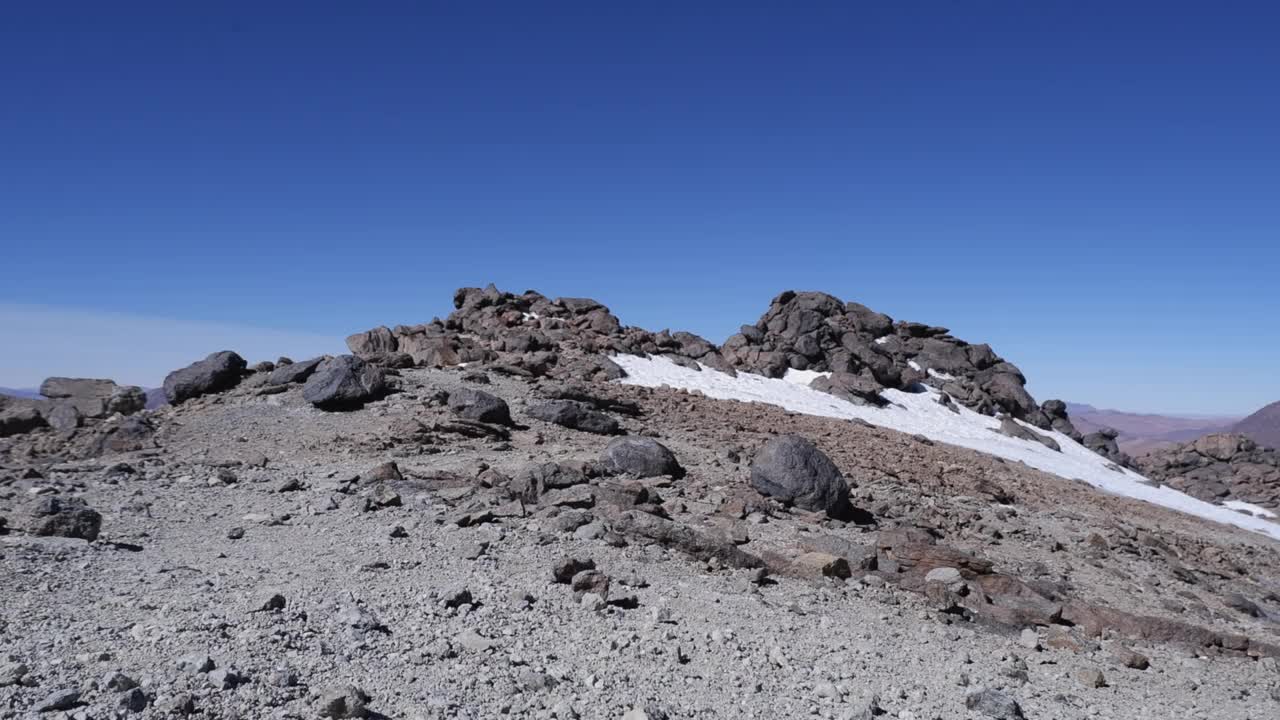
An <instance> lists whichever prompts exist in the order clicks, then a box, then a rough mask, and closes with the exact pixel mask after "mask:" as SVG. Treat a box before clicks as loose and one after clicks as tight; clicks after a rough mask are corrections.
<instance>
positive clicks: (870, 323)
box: [347, 285, 1081, 439]
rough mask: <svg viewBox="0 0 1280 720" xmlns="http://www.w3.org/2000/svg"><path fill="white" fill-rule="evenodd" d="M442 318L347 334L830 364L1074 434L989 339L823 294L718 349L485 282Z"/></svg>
mask: <svg viewBox="0 0 1280 720" xmlns="http://www.w3.org/2000/svg"><path fill="white" fill-rule="evenodd" d="M454 307H455V308H456V309H455V310H454V312H453V313H452V314H450V315H449V317H448V318H447V319H446V320H443V321H441V320H439V319H435V320H432V321H431V322H430V323H426V324H423V325H414V326H404V325H401V326H397V327H395V328H387V327H379V328H374V329H373V330H369V331H366V332H362V333H357V334H355V335H352V336H350V337H348V338H347V346H348V347H349V348H350V349H351V351H352V352H353V353H355V354H356V355H358V356H360V357H362V358H365V359H369V360H377V361H381V362H387V361H388V360H389V359H391V358H395V357H398V356H400V355H403V354H407V355H408V356H409V358H411V359H412V361H413V362H414V363H415V364H417V365H420V366H428V367H448V366H451V365H457V364H459V363H464V362H481V361H483V362H489V363H497V364H499V365H501V366H502V367H503V368H504V369H505V370H506V371H507V372H510V373H514V374H523V375H531V376H541V375H545V374H550V375H552V376H567V377H575V378H581V379H592V378H593V377H597V376H603V377H605V378H611V377H619V376H620V370H618V369H617V368H609V367H608V365H609V364H610V363H608V361H607V359H606V358H603V357H601V356H602V355H607V354H610V353H627V354H636V355H662V356H665V357H668V358H671V359H672V360H675V361H676V362H679V363H681V364H683V365H686V366H688V367H697V366H698V365H699V364H703V365H706V366H708V367H713V368H716V369H719V370H723V371H725V372H730V373H732V372H734V371H735V369H742V370H747V371H749V372H753V373H759V374H762V375H766V376H768V377H778V376H781V375H782V374H784V373H785V372H786V370H787V369H788V368H794V369H797V370H815V371H820V372H830V373H832V374H831V376H830V377H828V378H821V379H820V380H818V381H816V382H815V383H814V387H815V388H817V389H819V390H823V391H825V392H829V393H831V394H833V395H836V396H838V397H842V398H845V399H847V400H850V401H853V402H864V403H875V404H879V403H881V402H883V401H882V400H881V398H880V395H879V393H880V392H881V391H882V390H884V389H886V388H895V389H901V390H908V391H910V390H913V389H915V387H916V385H917V383H925V384H928V385H932V386H934V387H937V388H938V389H940V390H942V391H943V392H945V393H947V394H948V395H949V396H950V397H951V398H953V399H954V400H955V401H956V402H958V403H960V404H962V405H964V406H966V407H969V408H971V409H973V410H975V411H977V412H981V413H984V414H987V415H999V414H1007V415H1009V416H1012V417H1014V418H1017V419H1019V420H1024V421H1026V422H1029V423H1031V424H1033V425H1035V426H1037V427H1040V428H1043V429H1054V430H1059V431H1061V432H1063V433H1066V434H1067V435H1069V436H1071V437H1073V438H1076V439H1079V438H1080V437H1081V436H1080V433H1078V432H1076V430H1075V428H1074V427H1073V426H1072V425H1071V420H1070V419H1069V418H1068V416H1067V411H1066V404H1065V403H1062V402H1061V401H1049V402H1048V403H1046V404H1045V405H1044V406H1043V407H1041V406H1039V405H1037V404H1036V402H1035V400H1034V399H1033V398H1032V397H1031V395H1030V394H1029V393H1028V392H1027V391H1026V387H1025V385H1026V378H1025V377H1024V376H1023V374H1022V372H1021V371H1020V370H1019V369H1018V368H1017V366H1015V365H1013V364H1012V363H1009V362H1007V361H1005V360H1004V359H1002V358H1001V357H1000V356H998V355H996V353H995V352H994V351H993V350H992V349H991V347H990V346H989V345H986V344H979V345H973V344H970V343H968V342H965V341H964V340H960V339H958V338H955V337H952V336H951V335H950V334H949V333H948V331H947V329H946V328H941V327H933V326H929V325H924V324H921V323H914V322H895V321H894V320H893V318H891V317H889V316H888V315H885V314H883V313H878V312H875V311H874V310H871V309H869V308H867V307H865V306H863V305H859V304H858V303H854V302H849V303H846V302H842V301H841V300H839V299H837V298H835V297H833V296H831V295H827V294H824V293H816V292H800V293H797V292H792V291H788V292H784V293H782V294H781V295H779V296H777V297H776V298H774V299H773V302H772V303H770V305H769V309H768V310H767V311H766V312H765V314H764V315H763V316H762V317H761V318H760V320H759V321H758V322H756V324H755V325H744V326H742V329H741V331H740V332H739V333H737V334H735V335H733V336H732V337H730V338H729V339H728V340H727V341H725V344H724V346H723V347H720V348H718V347H716V345H715V344H714V343H711V342H709V341H708V340H706V339H704V338H701V337H699V336H697V335H694V334H692V333H688V332H671V331H668V330H663V331H661V332H657V333H653V332H649V331H647V330H643V329H640V328H635V327H626V326H623V325H622V323H621V322H619V321H618V318H616V317H615V316H614V315H613V314H612V313H611V312H610V311H609V309H608V308H606V307H605V306H604V305H601V304H600V303H598V302H596V301H595V300H590V299H586V298H557V299H555V300H550V299H548V298H546V297H545V296H543V295H541V294H539V293H537V292H533V291H527V292H525V293H523V294H521V295H513V294H511V293H506V292H502V291H500V290H498V289H497V288H495V287H494V286H492V285H490V286H489V287H487V288H484V289H479V288H462V289H460V290H458V291H457V292H456V293H455V294H454Z"/></svg>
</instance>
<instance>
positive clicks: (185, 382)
mask: <svg viewBox="0 0 1280 720" xmlns="http://www.w3.org/2000/svg"><path fill="white" fill-rule="evenodd" d="M247 366H248V364H247V363H246V362H245V360H244V358H242V357H240V356H239V355H237V354H235V353H234V352H231V351H230V350H223V351H222V352H216V353H213V354H211V355H209V356H208V357H206V358H205V359H203V360H200V361H197V362H194V363H191V364H190V365H188V366H186V367H184V368H181V369H179V370H174V371H173V372H171V373H169V374H168V375H166V376H165V378H164V394H165V397H167V398H168V399H169V402H170V403H172V404H174V405H178V404H180V403H183V402H185V401H187V400H190V399H192V398H197V397H200V396H201V395H208V394H210V393H217V392H222V391H224V390H230V389H231V388H233V387H235V386H236V384H238V383H239V382H240V378H241V376H242V375H243V374H244V371H245V368H246V367H247Z"/></svg>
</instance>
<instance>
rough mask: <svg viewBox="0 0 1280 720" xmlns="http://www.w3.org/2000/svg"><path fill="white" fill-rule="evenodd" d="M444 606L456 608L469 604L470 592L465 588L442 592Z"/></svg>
mask: <svg viewBox="0 0 1280 720" xmlns="http://www.w3.org/2000/svg"><path fill="white" fill-rule="evenodd" d="M441 600H442V601H443V602H444V606H445V607H448V608H456V607H460V606H462V605H470V604H471V591H470V590H468V589H466V588H452V589H450V590H446V591H444V593H443V594H442V595H441Z"/></svg>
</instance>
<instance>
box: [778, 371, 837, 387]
mask: <svg viewBox="0 0 1280 720" xmlns="http://www.w3.org/2000/svg"><path fill="white" fill-rule="evenodd" d="M820 377H831V373H829V372H818V371H817V370H795V369H792V368H788V369H787V374H786V375H783V376H782V379H783V380H786V381H787V382H789V383H794V384H796V385H806V386H807V385H809V384H810V383H812V382H813V381H814V380H817V379H818V378H820Z"/></svg>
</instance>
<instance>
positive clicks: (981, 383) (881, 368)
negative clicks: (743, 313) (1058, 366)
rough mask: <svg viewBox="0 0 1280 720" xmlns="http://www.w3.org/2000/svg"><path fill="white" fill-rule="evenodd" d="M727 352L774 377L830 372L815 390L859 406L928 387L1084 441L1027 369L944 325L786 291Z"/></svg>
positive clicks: (737, 362)
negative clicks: (1031, 383) (890, 392)
mask: <svg viewBox="0 0 1280 720" xmlns="http://www.w3.org/2000/svg"><path fill="white" fill-rule="evenodd" d="M720 353H721V355H723V356H724V358H725V360H727V361H728V362H729V364H730V365H732V366H733V367H735V368H739V369H743V370H748V371H750V372H754V373H759V374H762V375H766V376H769V377H781V376H782V375H784V374H785V373H786V372H787V370H789V369H794V370H813V371H818V372H823V373H831V375H830V377H829V378H823V379H822V380H820V381H818V382H815V383H813V387H815V388H817V389H819V390H824V391H826V392H830V393H832V394H834V395H838V396H841V397H844V398H846V399H848V400H852V401H855V402H856V401H864V402H871V403H878V402H880V400H879V393H880V391H882V390H884V389H890V388H892V389H899V390H907V391H910V390H912V389H913V387H914V386H915V385H917V384H918V383H924V384H927V385H931V386H933V387H936V388H938V389H939V390H941V391H942V392H944V393H946V395H947V396H948V397H950V398H951V399H952V400H954V401H955V402H958V403H960V404H961V405H964V406H965V407H968V408H970V409H972V410H975V411H977V412H980V413H983V414H985V415H1000V414H1006V415H1009V416H1011V417H1014V418H1017V419H1018V420H1023V421H1026V422H1029V423H1031V424H1033V425H1035V426H1036V427H1039V428H1043V429H1046V430H1048V429H1055V430H1060V431H1062V432H1064V433H1066V434H1067V435H1069V436H1071V437H1077V438H1078V437H1079V433H1077V432H1076V430H1075V428H1074V427H1072V426H1071V421H1070V420H1069V419H1068V418H1067V413H1066V405H1065V404H1064V403H1062V402H1060V401H1049V402H1048V403H1045V405H1044V406H1040V405H1037V404H1036V402H1035V400H1034V399H1033V398H1032V397H1031V395H1030V393H1028V392H1027V390H1026V382H1027V381H1026V377H1025V376H1023V374H1022V371H1021V370H1019V369H1018V368H1017V366H1015V365H1014V364H1013V363H1010V362H1008V361H1006V360H1004V359H1003V358H1001V357H1000V356H999V355H996V353H995V351H993V350H992V349H991V346H990V345H986V344H976V345H975V344H970V343H968V342H965V341H964V340H960V339H959V338H956V337H953V336H952V335H951V334H950V331H949V330H947V328H943V327H934V326H931V325H925V324H923V323H917V322H907V321H897V322H895V321H894V319H893V318H891V317H889V316H888V315H885V314H884V313H880V312H876V311H874V310H872V309H870V308H868V307H866V306H864V305H860V304H858V303H856V302H843V301H841V300H840V299H839V298H836V297H834V296H832V295H828V294H826V293H818V292H792V291H788V292H784V293H782V294H781V295H779V296H777V297H776V298H774V299H773V302H771V303H770V304H769V309H768V310H767V311H766V312H765V314H764V315H763V316H762V317H761V318H760V320H759V321H758V322H756V324H754V325H743V326H742V328H741V329H740V330H739V332H738V333H737V334H735V335H733V336H732V337H730V338H729V339H728V340H726V341H725V344H724V347H723V348H721V350H720Z"/></svg>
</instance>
